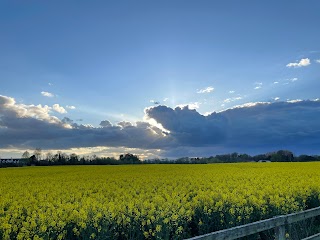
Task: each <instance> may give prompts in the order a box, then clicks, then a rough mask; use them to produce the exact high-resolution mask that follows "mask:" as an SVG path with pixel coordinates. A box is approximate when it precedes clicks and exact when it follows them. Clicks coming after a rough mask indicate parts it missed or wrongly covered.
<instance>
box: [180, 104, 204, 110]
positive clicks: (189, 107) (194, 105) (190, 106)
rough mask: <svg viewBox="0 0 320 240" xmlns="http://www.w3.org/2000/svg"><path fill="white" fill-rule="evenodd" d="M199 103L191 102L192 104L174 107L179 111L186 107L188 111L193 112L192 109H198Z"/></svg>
mask: <svg viewBox="0 0 320 240" xmlns="http://www.w3.org/2000/svg"><path fill="white" fill-rule="evenodd" d="M200 104H201V103H199V102H193V103H188V104H179V105H177V106H176V107H179V108H181V109H183V108H185V107H187V108H188V109H191V110H194V109H198V108H199V107H200Z"/></svg>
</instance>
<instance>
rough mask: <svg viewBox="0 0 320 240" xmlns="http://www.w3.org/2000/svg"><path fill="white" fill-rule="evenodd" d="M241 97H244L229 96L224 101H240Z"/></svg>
mask: <svg viewBox="0 0 320 240" xmlns="http://www.w3.org/2000/svg"><path fill="white" fill-rule="evenodd" d="M241 99H242V97H233V98H227V99H225V100H223V102H224V103H230V102H234V101H239V100H241ZM223 105H224V104H223Z"/></svg>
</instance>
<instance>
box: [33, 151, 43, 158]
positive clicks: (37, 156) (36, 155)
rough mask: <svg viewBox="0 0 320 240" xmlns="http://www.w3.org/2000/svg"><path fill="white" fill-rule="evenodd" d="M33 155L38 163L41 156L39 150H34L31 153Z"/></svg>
mask: <svg viewBox="0 0 320 240" xmlns="http://www.w3.org/2000/svg"><path fill="white" fill-rule="evenodd" d="M33 155H34V156H35V157H36V159H37V160H38V161H39V160H41V155H42V150H41V148H36V149H35V150H34V152H33Z"/></svg>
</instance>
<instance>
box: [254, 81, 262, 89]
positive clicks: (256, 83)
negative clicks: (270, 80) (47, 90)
mask: <svg viewBox="0 0 320 240" xmlns="http://www.w3.org/2000/svg"><path fill="white" fill-rule="evenodd" d="M254 84H255V85H256V87H255V88H254V89H255V90H257V89H260V88H262V82H255V83H254Z"/></svg>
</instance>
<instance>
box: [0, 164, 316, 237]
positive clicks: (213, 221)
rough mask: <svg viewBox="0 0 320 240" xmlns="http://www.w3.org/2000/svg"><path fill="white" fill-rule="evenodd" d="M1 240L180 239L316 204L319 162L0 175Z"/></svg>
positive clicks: (93, 168) (67, 169)
mask: <svg viewBox="0 0 320 240" xmlns="http://www.w3.org/2000/svg"><path fill="white" fill-rule="evenodd" d="M0 181H1V186H0V239H183V238H187V237H190V236H194V235H199V234H203V233H207V232H211V231H216V230H219V229H223V228H228V227H231V226H235V225H241V224H245V223H249V222H253V221H256V220H260V219H265V218H269V217H272V216H274V215H278V214H285V213H290V212H295V211H298V210H302V209H306V208H311V207H315V206H316V205H319V194H320V163H244V164H206V165H136V166H133V165H131V166H129V165H127V166H63V167H22V168H7V169H0Z"/></svg>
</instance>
